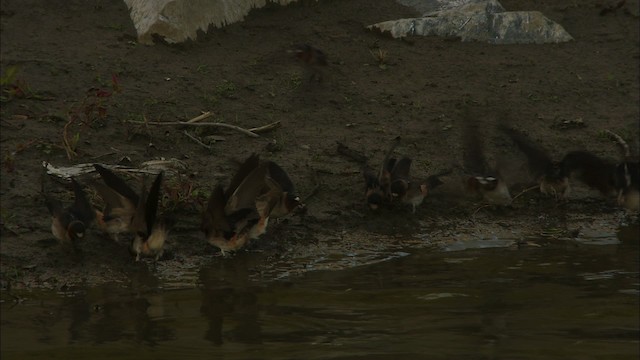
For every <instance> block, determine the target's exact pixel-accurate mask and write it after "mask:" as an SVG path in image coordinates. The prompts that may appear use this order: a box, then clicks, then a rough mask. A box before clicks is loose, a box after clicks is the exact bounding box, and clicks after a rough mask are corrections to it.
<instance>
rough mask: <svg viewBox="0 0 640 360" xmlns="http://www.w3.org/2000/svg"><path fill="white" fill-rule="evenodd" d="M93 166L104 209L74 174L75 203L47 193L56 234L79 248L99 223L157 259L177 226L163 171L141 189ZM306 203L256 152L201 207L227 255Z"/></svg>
mask: <svg viewBox="0 0 640 360" xmlns="http://www.w3.org/2000/svg"><path fill="white" fill-rule="evenodd" d="M94 168H95V170H96V171H97V172H98V174H99V175H100V177H101V178H102V180H103V182H94V183H93V187H94V189H95V190H96V192H97V193H98V195H99V196H100V197H101V198H102V201H103V203H104V208H103V209H102V210H97V209H94V208H93V206H92V205H91V202H90V201H89V199H88V197H87V194H86V193H85V191H84V187H83V186H82V185H81V184H80V183H79V182H78V181H76V180H75V179H73V178H72V179H71V186H72V188H73V192H74V196H75V201H74V202H73V204H71V205H70V206H68V207H66V208H65V207H64V206H62V204H61V203H60V202H59V201H58V200H56V199H53V198H52V197H50V196H48V195H46V194H45V201H46V203H47V207H48V208H49V211H50V213H51V215H52V221H51V232H52V233H53V235H54V237H56V238H57V239H58V240H59V241H61V242H63V243H70V244H72V245H73V246H74V248H76V249H77V247H76V246H77V242H78V240H80V239H82V238H83V237H84V235H85V232H86V230H87V229H88V228H89V227H90V226H91V225H92V224H93V223H95V224H96V226H97V228H98V229H100V230H102V231H103V232H104V233H106V234H107V235H108V236H109V237H111V238H112V239H114V240H117V239H118V235H119V234H122V233H129V234H132V235H133V240H132V242H131V247H130V249H131V252H132V253H133V254H135V256H136V261H138V260H140V256H141V255H144V256H151V257H154V258H155V259H156V260H158V259H159V258H160V257H161V256H162V254H163V249H164V244H165V242H166V240H167V238H168V236H169V230H170V229H171V227H172V226H173V219H172V218H171V217H159V216H158V214H157V213H158V202H159V200H160V198H161V185H162V179H163V176H164V173H163V172H160V173H158V175H157V176H156V177H155V180H154V181H153V183H152V185H151V188H150V189H149V190H147V189H146V184H144V182H143V185H142V188H141V190H140V191H139V192H136V191H135V190H134V189H133V188H131V187H130V186H129V185H128V184H127V182H126V181H125V180H124V179H123V178H121V177H120V176H118V175H117V174H115V173H114V172H113V171H111V170H109V169H107V168H106V167H104V166H102V165H99V164H94ZM304 209H305V205H304V204H302V203H301V202H300V198H299V197H298V196H297V195H296V193H295V187H294V185H293V182H292V181H291V179H290V178H289V175H288V174H287V173H286V172H285V170H284V169H282V167H280V166H279V165H278V164H276V163H275V162H273V161H261V160H260V158H259V156H258V155H256V154H252V155H251V156H249V157H248V158H247V159H246V160H245V161H244V162H243V163H242V164H241V165H240V167H239V168H238V170H237V172H236V174H235V175H234V176H233V178H232V179H231V182H230V183H229V185H228V186H227V188H226V189H224V188H223V186H222V185H220V184H218V185H217V186H216V187H215V188H214V189H213V191H212V193H211V196H210V197H209V201H208V203H207V206H206V208H205V209H204V211H203V213H202V223H201V230H202V232H204V234H205V238H206V239H207V241H208V242H209V243H211V244H212V245H214V246H216V247H218V248H219V249H220V250H221V252H222V254H223V255H225V253H226V252H227V251H234V250H238V249H240V248H242V247H243V246H244V245H245V244H246V243H247V242H248V241H249V240H250V239H257V238H258V237H260V236H261V235H262V234H264V233H265V232H266V230H267V225H268V223H269V219H270V218H278V217H281V216H285V215H287V214H290V213H292V212H297V211H303V210H304Z"/></svg>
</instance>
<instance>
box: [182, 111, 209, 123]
mask: <svg viewBox="0 0 640 360" xmlns="http://www.w3.org/2000/svg"><path fill="white" fill-rule="evenodd" d="M212 116H213V113H212V112H211V111H205V112H203V113H202V114H200V115H198V116H196V117H194V118H193V119H191V120H187V121H186V122H188V123H195V122H198V121H200V120H204V119H206V118H209V117H212Z"/></svg>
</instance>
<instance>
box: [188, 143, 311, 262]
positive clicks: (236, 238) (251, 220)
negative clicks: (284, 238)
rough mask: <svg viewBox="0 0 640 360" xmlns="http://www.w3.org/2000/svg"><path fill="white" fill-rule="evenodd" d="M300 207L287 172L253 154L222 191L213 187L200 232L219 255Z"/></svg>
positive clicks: (243, 242)
mask: <svg viewBox="0 0 640 360" xmlns="http://www.w3.org/2000/svg"><path fill="white" fill-rule="evenodd" d="M302 207H304V205H303V204H301V203H300V199H299V198H298V197H297V196H296V195H295V193H294V186H293V183H292V182H291V179H290V178H289V176H288V175H287V173H286V172H285V171H284V170H283V169H282V168H281V167H280V166H278V165H277V164H276V163H274V162H272V161H267V162H262V163H261V162H260V159H259V157H258V155H256V154H253V155H251V156H250V157H249V158H247V159H246V160H245V162H244V163H243V164H242V165H241V166H240V168H239V169H238V171H237V172H236V174H235V175H234V177H233V178H232V180H231V182H230V184H229V187H228V188H227V190H226V191H224V190H223V188H222V186H221V185H217V186H216V187H215V188H214V190H213V192H212V193H211V196H210V198H209V202H208V204H207V209H206V210H205V212H204V213H203V218H202V227H201V228H202V231H203V232H204V233H205V237H206V238H207V241H209V243H211V244H212V245H214V246H216V247H218V248H219V249H220V250H221V252H222V254H223V255H225V252H226V251H234V250H238V249H240V248H242V247H243V246H244V245H245V244H246V243H247V242H248V241H249V240H250V239H257V238H258V237H260V236H261V235H262V234H264V233H265V232H266V230H267V225H268V223H269V218H270V217H272V216H273V217H278V216H284V215H286V214H289V213H290V212H292V211H295V210H296V209H301V208H302Z"/></svg>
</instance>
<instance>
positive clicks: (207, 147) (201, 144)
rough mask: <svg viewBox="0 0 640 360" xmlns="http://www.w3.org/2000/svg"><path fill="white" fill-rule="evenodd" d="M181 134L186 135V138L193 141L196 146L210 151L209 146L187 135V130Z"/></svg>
mask: <svg viewBox="0 0 640 360" xmlns="http://www.w3.org/2000/svg"><path fill="white" fill-rule="evenodd" d="M183 133H184V134H185V135H187V137H188V138H189V139H191V140H193V141H194V142H195V143H196V144H198V145H200V146H202V147H204V148H205V149H208V150H211V146H209V145H207V144H205V143H203V142H202V141H200V140H198V138H197V137H195V136H193V135H191V134H189V132H188V131H187V130H185V131H183Z"/></svg>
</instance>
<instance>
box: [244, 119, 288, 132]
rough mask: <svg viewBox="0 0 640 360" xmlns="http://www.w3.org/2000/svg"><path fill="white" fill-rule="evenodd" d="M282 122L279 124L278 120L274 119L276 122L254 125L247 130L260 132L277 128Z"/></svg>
mask: <svg viewBox="0 0 640 360" xmlns="http://www.w3.org/2000/svg"><path fill="white" fill-rule="evenodd" d="M281 125H282V124H280V121H276V122H272V123H271V124H267V125H264V126H259V127H255V128H251V129H249V131H251V132H253V133H262V132H267V131H270V130H273V129H277V128H279V127H280V126H281Z"/></svg>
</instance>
